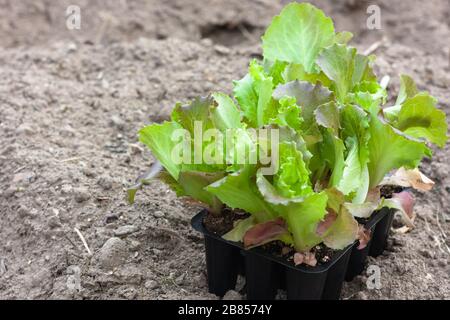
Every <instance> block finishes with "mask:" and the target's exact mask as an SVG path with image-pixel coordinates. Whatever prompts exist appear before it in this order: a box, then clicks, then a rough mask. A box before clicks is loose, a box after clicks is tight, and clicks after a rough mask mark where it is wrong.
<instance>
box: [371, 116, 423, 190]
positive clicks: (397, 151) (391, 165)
mask: <svg viewBox="0 0 450 320" xmlns="http://www.w3.org/2000/svg"><path fill="white" fill-rule="evenodd" d="M369 132H370V140H369V143H368V148H369V164H368V167H369V175H370V185H369V188H373V187H375V186H377V185H378V184H379V183H380V182H381V181H382V180H383V178H384V176H385V175H386V174H387V173H388V172H389V171H391V170H392V169H396V168H400V167H405V168H407V169H412V168H416V167H417V166H418V165H419V163H420V161H421V160H422V158H423V157H424V156H431V150H430V149H429V148H428V147H427V146H426V145H425V144H424V143H423V142H421V141H417V140H414V139H412V138H410V137H408V136H405V135H404V134H402V133H401V132H400V131H398V130H396V129H394V128H393V127H391V126H390V125H389V124H387V123H384V122H383V120H381V119H378V118H377V117H376V116H374V115H372V116H371V120H370V126H369Z"/></svg>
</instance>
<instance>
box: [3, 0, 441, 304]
mask: <svg viewBox="0 0 450 320" xmlns="http://www.w3.org/2000/svg"><path fill="white" fill-rule="evenodd" d="M370 3H375V4H378V5H379V8H380V9H381V27H382V29H381V30H369V29H368V28H367V26H366V19H367V17H368V14H367V13H366V10H367V7H368V5H369V2H368V1H348V0H347V1H333V2H331V1H329V2H327V1H314V4H316V5H318V6H319V7H321V8H322V9H323V10H324V11H325V12H326V13H327V14H328V15H331V16H332V17H333V18H334V19H335V21H336V27H337V29H338V30H349V31H352V32H353V33H354V34H355V38H354V40H353V43H354V44H355V46H357V47H358V48H359V49H361V50H368V49H370V51H373V52H374V53H375V54H376V55H377V57H378V58H377V67H376V71H377V74H378V75H379V76H384V75H389V76H390V77H391V82H390V85H389V88H390V89H391V92H392V96H391V98H390V99H391V101H393V99H394V98H395V94H396V92H397V91H398V85H399V79H398V74H400V73H407V74H409V75H411V76H413V77H414V78H415V79H417V83H418V87H419V88H420V89H421V90H428V91H430V92H431V93H432V94H433V95H434V96H436V97H437V98H438V99H439V107H440V108H441V109H442V110H444V111H445V112H446V113H447V116H448V114H449V111H450V93H449V92H450V72H449V71H450V61H449V57H450V54H449V43H450V42H449V40H450V20H449V16H450V4H449V2H448V0H432V1H416V0H408V1H397V2H395V3H394V2H392V1H388V0H381V1H370ZM69 4H77V5H79V7H80V8H81V29H80V30H76V29H75V30H69V29H67V27H66V17H65V10H66V7H67V6H68V5H69ZM282 5H283V3H280V2H278V1H268V0H252V1H234V0H231V1H213V0H208V1H197V0H183V1H181V0H179V1H175V0H170V1H144V0H136V1H131V0H128V1H127V0H115V1H112V0H109V1H100V0H98V1H87V0H84V1H81V0H79V1H77V0H70V1H65V0H63V1H58V2H56V1H46V0H34V1H16V0H14V1H13V0H0V75H1V77H0V298H2V299H17V298H21V299H48V298H50V299H62V298H68V299H164V300H165V299H217V297H215V296H214V295H211V294H208V289H207V283H206V273H205V259H204V254H203V249H204V245H203V239H202V237H201V235H200V234H198V233H197V232H195V231H193V230H192V228H191V226H190V219H191V217H192V216H193V215H194V214H196V213H197V212H198V210H199V207H198V206H196V205H194V204H192V203H186V202H183V201H182V200H180V199H177V198H176V196H175V195H174V193H173V192H171V191H170V190H169V189H168V188H167V187H166V186H165V185H163V184H162V183H161V182H158V181H154V182H152V183H151V184H150V185H149V186H148V187H147V188H145V189H144V190H143V191H142V192H139V193H138V195H137V199H136V203H135V204H134V205H128V204H127V202H126V200H125V189H126V187H127V186H128V185H130V184H131V183H132V182H133V181H134V179H135V178H136V177H137V176H138V175H139V174H140V173H142V172H144V171H145V170H146V169H147V168H148V167H149V166H150V165H151V164H152V162H153V161H154V159H153V158H152V156H151V154H150V152H149V151H148V150H146V148H145V147H144V146H143V145H141V144H140V143H139V142H138V141H137V134H136V133H137V130H138V129H139V128H141V127H142V126H144V125H145V124H148V123H152V122H161V121H163V120H164V119H167V118H168V115H169V114H170V110H171V108H172V106H173V105H174V104H175V103H176V102H177V101H186V100H189V99H192V98H193V97H194V96H196V95H206V94H208V93H209V92H211V91H216V90H222V91H225V92H228V93H229V92H231V90H232V80H236V79H239V78H240V77H242V76H243V75H244V74H245V72H246V66H247V63H248V61H249V60H250V59H251V58H255V57H259V56H260V54H261V49H260V47H259V46H258V43H259V36H260V35H261V33H262V32H263V30H264V28H265V26H267V24H268V23H269V22H270V18H271V17H272V16H273V15H274V14H276V13H277V12H278V11H279V10H280V8H281V7H282ZM449 156H450V147H449V146H448V145H447V146H445V148H443V149H435V150H434V156H433V159H432V160H431V161H428V160H427V161H425V162H424V163H423V165H422V166H421V170H422V171H423V172H424V173H425V174H426V175H428V176H429V177H430V178H431V179H433V180H434V181H435V182H436V185H435V187H434V189H433V190H432V191H431V192H429V193H427V194H421V193H416V194H415V196H416V199H417V202H416V213H417V219H416V228H414V229H413V230H412V231H410V232H408V233H394V232H393V233H392V234H391V236H390V240H389V243H388V248H387V250H386V251H385V253H384V254H383V255H382V256H380V257H378V258H376V259H374V258H370V260H369V264H370V265H374V266H377V267H378V268H379V271H380V283H374V282H373V281H372V277H371V275H370V274H368V273H367V272H366V271H364V272H363V274H362V275H361V276H358V277H357V278H355V279H354V280H353V281H352V282H349V283H345V285H344V288H343V292H342V299H449V298H450V281H449V276H450V251H449V246H450V209H449V208H450V206H449V198H450V163H449ZM83 242H84V243H83ZM370 270H373V267H372V268H370ZM375 270H376V268H375ZM368 283H369V285H367V284H368ZM244 285H245V281H244V280H243V279H239V281H238V286H237V288H236V290H235V291H231V292H229V293H228V294H227V295H226V298H230V299H242V298H244V296H243V295H242V294H241V293H242V292H243V290H242V288H243V287H244ZM278 297H279V298H283V297H285V294H284V293H283V292H280V293H279V295H278Z"/></svg>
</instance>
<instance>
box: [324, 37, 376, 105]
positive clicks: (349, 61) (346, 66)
mask: <svg viewBox="0 0 450 320" xmlns="http://www.w3.org/2000/svg"><path fill="white" fill-rule="evenodd" d="M317 64H318V66H319V67H320V69H321V70H322V71H323V72H324V73H325V74H326V75H327V77H328V78H330V79H331V80H333V81H334V83H333V85H332V89H333V91H334V92H335V93H336V97H337V99H338V101H339V102H341V103H345V102H346V101H347V100H348V97H347V94H348V93H349V92H351V91H352V89H353V87H354V86H355V85H356V84H358V83H359V82H360V81H362V80H368V79H373V78H374V77H373V75H372V71H371V68H370V59H369V58H368V57H366V56H363V55H360V54H358V53H357V52H356V49H355V48H351V47H347V46H345V45H340V44H334V45H332V46H330V47H328V48H325V49H324V50H323V51H322V53H321V54H320V55H319V57H318V58H317Z"/></svg>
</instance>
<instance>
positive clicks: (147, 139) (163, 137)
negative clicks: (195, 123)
mask: <svg viewBox="0 0 450 320" xmlns="http://www.w3.org/2000/svg"><path fill="white" fill-rule="evenodd" d="M176 130H183V127H182V126H181V125H179V124H178V123H176V122H173V121H172V122H164V123H162V124H152V125H149V126H147V127H145V128H143V129H141V130H140V131H139V140H140V141H141V142H142V143H144V144H145V145H146V146H148V147H149V148H150V150H151V151H152V153H153V155H154V156H155V157H156V158H157V159H158V160H159V162H161V164H162V165H163V166H164V168H165V169H166V170H167V171H168V172H169V173H170V174H171V175H172V177H174V178H175V180H176V179H178V175H179V173H180V170H181V169H180V168H181V166H180V164H177V163H176V161H174V158H173V156H172V152H173V150H174V148H175V146H176V145H177V144H178V143H179V142H177V141H173V135H174V132H175V131H176Z"/></svg>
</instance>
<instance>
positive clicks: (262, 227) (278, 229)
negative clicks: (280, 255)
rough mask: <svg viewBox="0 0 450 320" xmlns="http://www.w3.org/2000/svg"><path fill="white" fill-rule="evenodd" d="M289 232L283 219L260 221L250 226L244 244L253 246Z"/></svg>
mask: <svg viewBox="0 0 450 320" xmlns="http://www.w3.org/2000/svg"><path fill="white" fill-rule="evenodd" d="M286 232H287V229H286V224H285V222H284V220H283V219H281V218H277V219H275V220H271V221H267V222H263V223H258V224H257V225H255V226H253V227H252V228H250V229H249V230H248V231H247V232H246V233H245V235H244V246H245V247H252V246H257V245H261V244H264V243H267V242H269V241H272V240H274V239H276V238H277V237H278V236H280V235H282V234H284V233H286Z"/></svg>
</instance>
